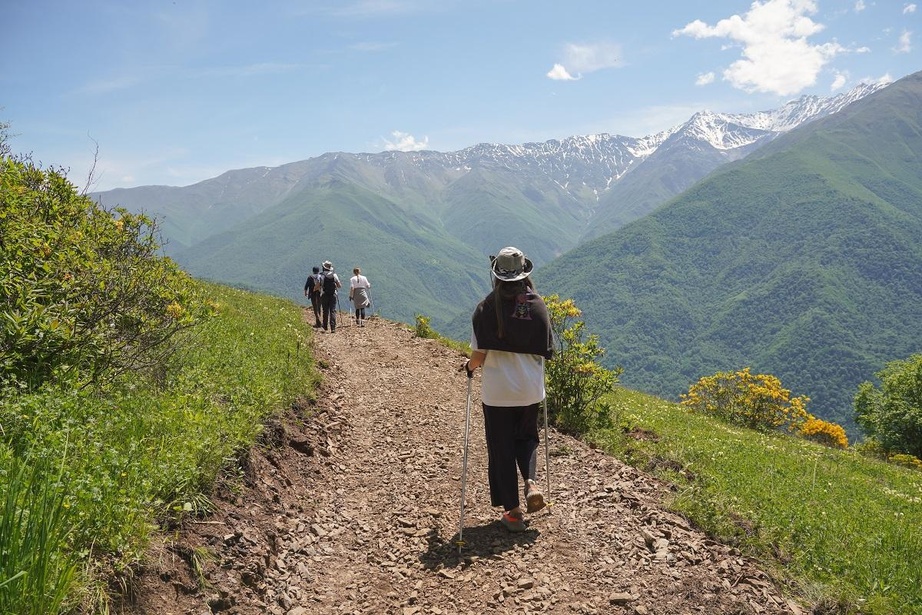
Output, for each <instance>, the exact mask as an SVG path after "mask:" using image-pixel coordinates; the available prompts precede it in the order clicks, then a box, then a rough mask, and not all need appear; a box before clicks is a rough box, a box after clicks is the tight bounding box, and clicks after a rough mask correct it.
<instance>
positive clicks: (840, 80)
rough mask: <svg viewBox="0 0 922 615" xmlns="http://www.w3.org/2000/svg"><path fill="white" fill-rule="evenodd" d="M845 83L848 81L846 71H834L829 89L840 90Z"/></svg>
mask: <svg viewBox="0 0 922 615" xmlns="http://www.w3.org/2000/svg"><path fill="white" fill-rule="evenodd" d="M846 83H848V71H842V72H839V71H836V78H835V79H833V80H832V85H831V86H830V87H829V89H830V90H831V91H833V92H835V91H837V90H841V89H842V88H844V87H845V84H846Z"/></svg>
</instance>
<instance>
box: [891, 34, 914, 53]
mask: <svg viewBox="0 0 922 615" xmlns="http://www.w3.org/2000/svg"><path fill="white" fill-rule="evenodd" d="M893 51H895V52H896V53H909V52H910V51H912V32H909V31H907V30H903V33H902V34H900V40H899V42H897V44H896V47H894V48H893Z"/></svg>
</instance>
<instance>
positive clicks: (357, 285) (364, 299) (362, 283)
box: [349, 267, 371, 327]
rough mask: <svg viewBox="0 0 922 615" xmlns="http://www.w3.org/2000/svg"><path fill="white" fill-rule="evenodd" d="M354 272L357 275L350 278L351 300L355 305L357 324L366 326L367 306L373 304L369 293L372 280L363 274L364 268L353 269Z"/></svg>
mask: <svg viewBox="0 0 922 615" xmlns="http://www.w3.org/2000/svg"><path fill="white" fill-rule="evenodd" d="M352 273H354V274H355V275H353V276H352V277H351V278H349V301H351V302H352V305H353V307H355V324H357V325H358V326H360V327H364V326H365V308H367V307H370V306H371V297H370V296H369V294H368V289H369V288H371V282H369V281H368V278H366V277H365V276H363V275H362V270H361V269H359V268H358V267H356V268H355V269H353V270H352Z"/></svg>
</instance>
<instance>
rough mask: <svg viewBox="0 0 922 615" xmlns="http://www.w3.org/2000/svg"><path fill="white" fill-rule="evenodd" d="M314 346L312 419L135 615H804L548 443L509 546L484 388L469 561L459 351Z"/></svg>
mask: <svg viewBox="0 0 922 615" xmlns="http://www.w3.org/2000/svg"><path fill="white" fill-rule="evenodd" d="M350 325H351V326H350ZM314 350H315V353H316V356H317V359H318V361H319V362H320V365H321V369H322V371H323V372H324V383H323V386H322V389H321V391H320V393H319V398H318V401H317V404H316V406H315V407H309V408H294V409H292V411H291V413H290V416H289V417H287V420H286V421H285V422H284V423H279V424H277V425H274V426H272V427H271V428H270V430H269V432H268V434H267V444H266V445H264V446H261V447H257V448H254V449H253V451H251V454H250V455H249V458H248V470H247V475H246V480H245V481H244V482H245V486H243V487H242V488H241V487H240V485H239V484H238V485H237V486H236V487H235V486H233V485H229V486H226V487H224V488H222V489H221V493H219V494H218V495H217V497H216V504H217V506H218V510H217V512H216V513H215V514H214V515H213V516H212V517H210V518H209V519H206V520H202V521H199V522H195V523H188V524H187V526H186V527H185V528H184V529H183V531H182V532H181V534H180V535H178V536H176V537H170V540H164V541H163V542H162V543H160V542H158V544H156V545H154V547H153V548H152V549H151V556H150V559H149V564H148V565H147V567H146V568H145V569H144V570H143V571H141V574H140V575H139V577H138V582H137V593H136V595H135V602H134V604H133V605H132V606H131V607H129V608H126V612H130V613H135V614H140V613H145V614H154V613H156V614H158V615H166V614H175V615H179V614H187V613H190V614H191V613H195V614H205V613H228V614H240V615H249V614H254V615H255V614H257V613H272V614H277V615H308V614H315V613H337V614H338V613H343V614H371V613H375V614H377V613H388V614H390V613H394V614H398V615H413V614H417V613H419V614H424V613H433V614H444V615H453V614H458V613H460V614H468V613H471V614H476V615H480V614H482V613H488V612H499V613H585V614H588V613H626V614H633V613H636V614H640V615H644V614H649V615H661V614H673V613H674V614H683V615H684V614H690V613H727V614H729V613H754V614H763V613H800V612H801V611H800V610H799V609H798V608H797V606H796V605H795V604H794V603H792V602H790V601H788V600H786V599H785V598H784V597H783V596H782V595H781V593H780V592H779V590H778V589H777V588H776V587H775V586H774V585H773V584H772V582H771V580H770V579H769V578H768V577H767V576H766V575H765V574H764V573H763V572H761V571H760V570H759V569H758V568H757V567H756V566H754V564H753V563H752V562H751V561H749V560H748V559H746V558H744V557H741V556H740V555H739V554H738V553H737V552H736V551H734V550H733V549H731V548H729V547H726V546H724V545H720V544H718V543H715V542H713V541H711V540H709V539H707V538H706V537H705V536H704V535H702V534H701V533H700V532H697V531H695V530H694V529H692V528H691V527H690V526H689V525H688V523H687V522H686V521H685V520H684V519H682V518H681V517H679V516H677V515H675V514H672V513H669V512H667V511H664V510H663V509H662V508H661V506H660V502H661V501H662V498H663V496H664V495H665V494H666V493H667V492H668V486H666V485H663V484H661V483H660V482H658V481H656V480H655V479H653V478H651V477H649V476H646V475H644V474H643V473H641V472H639V471H637V470H635V469H633V468H631V467H628V466H625V465H624V464H622V463H620V462H619V461H618V460H616V459H613V458H611V457H608V456H606V455H604V454H602V453H600V452H598V451H596V450H592V449H590V448H589V447H587V446H585V445H584V444H582V443H580V442H579V441H577V440H573V439H571V438H568V437H565V436H563V435H560V434H557V433H556V432H554V431H553V430H552V431H551V488H552V493H551V498H550V500H551V501H552V503H553V505H552V506H551V507H550V509H546V510H544V511H541V512H538V513H536V514H534V515H530V516H529V517H530V518H529V519H528V523H529V528H528V531H526V532H525V533H523V534H510V533H508V532H507V531H506V530H505V529H504V528H503V527H502V526H501V525H500V524H499V523H498V519H499V511H498V510H496V509H493V508H491V507H490V506H489V494H488V492H487V486H486V453H485V449H484V441H483V440H484V438H483V424H482V413H481V411H480V401H479V377H478V378H475V380H474V386H473V404H472V412H471V418H472V422H471V426H472V427H471V440H470V442H471V446H470V458H469V466H468V483H467V498H466V502H467V507H466V513H465V524H464V541H465V545H464V548H463V551H462V553H461V555H460V556H459V554H458V548H457V546H456V544H455V541H456V540H457V534H458V517H459V504H460V491H461V489H460V484H461V483H460V475H461V465H462V448H463V447H462V443H463V428H464V409H465V402H466V394H467V381H466V378H465V376H464V374H463V372H462V373H459V372H458V371H457V368H458V366H459V365H460V364H461V362H462V360H463V358H462V357H461V355H459V354H458V353H457V352H455V351H452V350H449V349H446V348H444V347H443V346H441V345H439V344H438V343H436V342H434V341H432V340H424V339H417V338H415V337H414V336H413V333H412V331H411V330H410V329H409V328H408V327H406V326H405V325H400V324H396V323H392V322H388V321H383V320H380V319H375V320H372V321H370V322H369V323H368V325H367V326H366V327H361V328H360V327H356V326H354V325H352V323H351V322H345V323H341V326H340V328H339V329H338V330H337V331H336V333H335V334H329V333H322V332H319V333H317V334H316V335H315V336H314ZM305 417H306V418H305ZM539 453H540V454H539V481H540V482H541V484H542V485H545V478H544V472H543V465H544V463H543V460H544V445H543V443H542V446H541V448H540V449H539ZM196 568H198V570H199V573H196V572H194V571H195V569H196Z"/></svg>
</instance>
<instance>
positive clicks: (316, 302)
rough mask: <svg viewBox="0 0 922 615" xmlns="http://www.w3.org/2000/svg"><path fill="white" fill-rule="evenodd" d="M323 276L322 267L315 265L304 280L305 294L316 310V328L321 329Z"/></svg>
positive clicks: (312, 307)
mask: <svg viewBox="0 0 922 615" xmlns="http://www.w3.org/2000/svg"><path fill="white" fill-rule="evenodd" d="M322 278H323V276H321V275H320V267H314V270H313V272H311V274H310V275H309V276H307V280H306V281H305V282H304V296H305V297H307V298H308V300H309V301H310V302H311V309H313V310H314V328H315V329H319V328H320V327H321V326H322V325H321V323H320V282H321V280H322Z"/></svg>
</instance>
